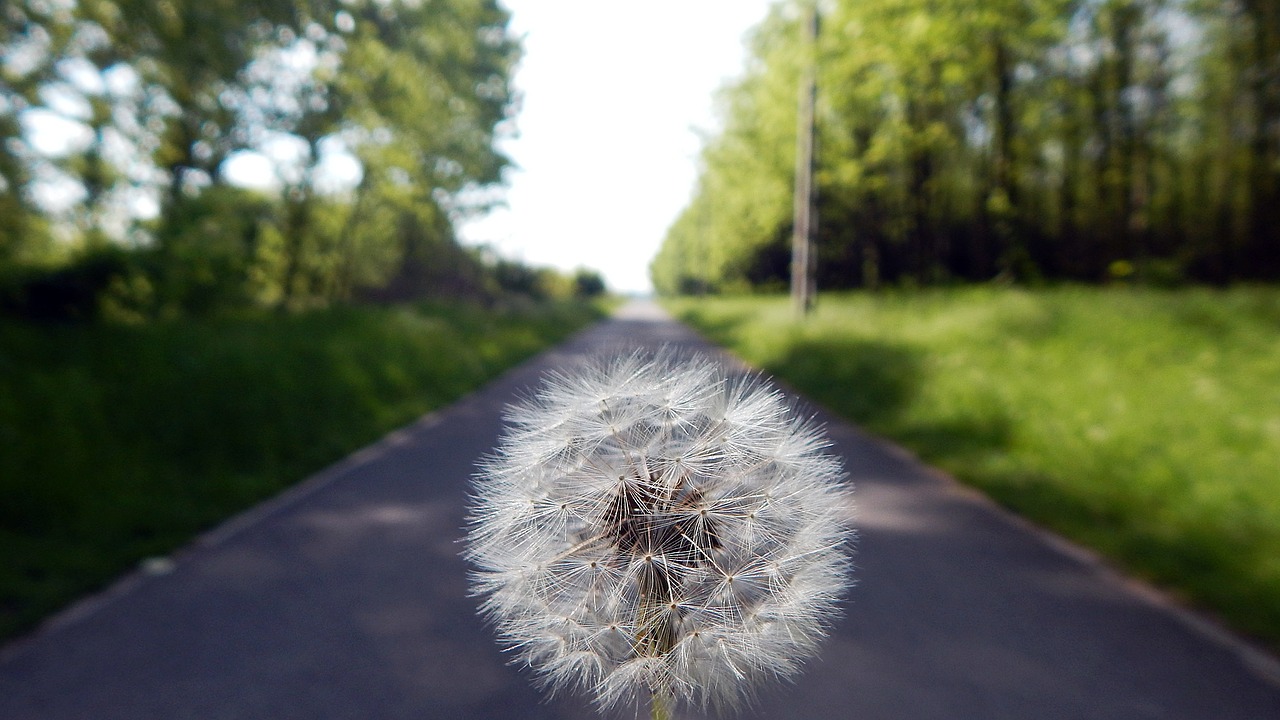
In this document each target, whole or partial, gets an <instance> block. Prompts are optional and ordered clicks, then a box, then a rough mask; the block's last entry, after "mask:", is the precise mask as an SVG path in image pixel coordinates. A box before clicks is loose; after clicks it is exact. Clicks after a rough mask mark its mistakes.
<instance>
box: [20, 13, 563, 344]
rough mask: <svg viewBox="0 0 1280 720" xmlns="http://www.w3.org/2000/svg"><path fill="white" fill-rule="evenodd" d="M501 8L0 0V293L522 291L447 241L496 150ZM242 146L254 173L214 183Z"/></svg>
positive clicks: (118, 298)
mask: <svg viewBox="0 0 1280 720" xmlns="http://www.w3.org/2000/svg"><path fill="white" fill-rule="evenodd" d="M507 23H508V13H507V11H506V10H504V9H503V8H502V7H501V5H500V4H499V3H498V2H497V0H7V1H5V2H3V3H0V308H4V309H7V310H9V311H10V312H14V313H18V314H24V315H30V316H37V317H42V316H50V317H59V316H90V315H93V316H96V315H101V314H107V315H111V316H115V317H122V318H142V319H145V318H148V317H156V316H166V315H175V314H183V313H208V312H217V311H221V310H225V309H229V308H230V309H234V308H241V307H262V306H267V307H279V308H305V307H310V306H314V305H317V304H325V303H330V302H334V301H344V300H350V299H358V298H372V299H401V298H409V297H417V296H422V295H427V294H444V293H469V294H475V295H485V294H486V293H488V294H492V293H493V292H498V291H501V290H502V289H503V287H502V286H503V284H504V283H505V282H508V281H511V282H515V284H517V285H520V284H521V283H523V285H524V286H525V287H526V289H531V288H534V287H538V286H539V285H538V282H539V281H537V279H536V278H534V279H533V280H531V279H530V277H532V276H534V275H537V274H538V273H539V272H542V271H536V270H533V269H530V268H522V270H521V271H520V272H515V271H514V270H513V269H512V267H513V266H514V265H513V264H512V263H504V262H500V261H498V260H496V259H493V258H488V259H486V256H485V254H484V253H483V252H480V251H475V250H470V249H464V248H462V247H460V246H459V245H458V243H457V242H456V237H455V225H456V223H457V222H458V220H459V219H460V218H462V217H464V216H465V215H466V214H467V213H468V212H474V211H476V210H478V209H482V208H483V207H485V204H486V202H489V201H490V200H491V198H492V197H493V192H492V190H491V188H492V187H493V186H495V184H496V183H498V182H499V181H500V179H501V174H502V171H503V168H504V167H506V166H507V165H508V164H509V161H508V159H507V158H506V157H505V156H504V155H503V154H502V153H501V152H500V151H499V150H497V149H496V141H497V140H498V139H499V138H500V137H501V136H503V135H504V134H509V133H510V132H511V123H512V116H513V113H514V111H515V105H516V97H515V95H514V92H513V89H512V87H511V83H510V80H511V74H512V71H513V67H514V64H515V63H516V61H517V60H518V59H519V55H520V45H519V42H518V40H517V39H516V38H515V37H513V36H512V35H511V33H510V32H509V31H508V28H507ZM59 138H61V140H62V142H61V144H60V145H59V143H58V141H59ZM249 152H257V153H260V154H261V155H260V156H254V157H259V158H261V157H268V158H272V159H273V160H272V161H271V162H266V163H263V162H259V166H260V167H261V170H260V172H262V173H266V174H269V175H270V176H271V180H272V185H271V188H270V189H268V190H254V189H247V188H244V187H239V186H237V185H234V184H232V183H230V182H229V181H228V178H227V169H228V167H229V166H230V164H231V163H232V162H234V161H235V160H236V159H237V158H239V159H241V160H243V159H244V158H245V157H246V153H249ZM344 163H345V165H344ZM343 167H345V168H346V170H345V174H344V172H340V170H341V169H342V168H343ZM344 177H345V182H343V181H342V180H343V178H344ZM521 272H523V273H525V275H529V276H530V277H525V276H521V277H519V278H516V279H514V280H513V275H520V274H521ZM544 275H545V273H544ZM566 283H567V284H568V285H567V286H569V287H571V286H572V283H573V279H572V278H560V279H559V280H556V281H555V282H551V281H550V280H549V279H548V278H547V277H544V278H543V279H542V281H541V284H542V285H541V286H543V289H544V290H545V289H546V287H549V286H551V285H556V286H566Z"/></svg>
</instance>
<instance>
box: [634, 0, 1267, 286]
mask: <svg viewBox="0 0 1280 720" xmlns="http://www.w3.org/2000/svg"><path fill="white" fill-rule="evenodd" d="M807 1H809V0H786V1H784V2H779V3H776V4H775V6H774V7H773V9H772V11H771V13H770V15H769V17H768V18H767V19H766V20H765V21H764V22H763V23H762V24H761V25H760V26H759V27H758V28H757V29H756V30H755V32H754V35H753V37H752V40H751V45H750V51H751V60H750V62H749V66H748V67H747V69H746V71H745V73H744V74H743V76H742V77H741V78H740V79H739V80H738V81H736V82H735V83H733V84H732V85H730V86H728V87H726V88H725V89H724V90H723V92H722V95H721V98H720V108H721V118H722V124H723V127H722V128H721V129H720V130H719V131H718V132H717V133H715V134H713V135H712V136H710V137H709V138H708V140H707V141H706V143H705V145H704V148H703V151H702V156H701V163H702V166H701V174H700V177H699V179H698V182H697V187H696V190H695V192H694V194H693V197H692V198H691V200H690V202H689V204H688V206H687V207H686V208H685V209H684V211H683V212H682V213H681V214H680V216H679V217H678V218H677V219H676V221H675V222H674V223H673V225H672V227H671V228H670V230H669V231H668V234H667V237H666V239H665V241H664V243H663V245H662V248H661V250H660V252H659V254H658V255H657V257H656V258H655V260H654V261H653V264H652V267H651V272H652V276H653V281H654V284H655V287H656V288H657V289H658V290H659V291H660V292H666V293H677V292H699V291H716V290H741V289H747V288H769V287H774V286H781V285H782V284H783V283H785V282H786V277H787V274H788V273H787V267H788V263H789V261H790V255H789V241H788V237H789V234H790V231H791V222H792V220H791V215H790V193H791V187H792V182H793V179H794V173H795V170H794V163H793V158H794V152H795V150H794V147H795V140H794V138H795V118H796V105H797V102H796V99H797V95H796V93H797V85H798V80H799V76H800V71H801V69H802V67H803V65H802V64H803V63H804V62H806V61H807V58H806V57H805V52H804V51H803V45H802V43H803V34H802V32H801V29H800V26H799V23H800V22H801V16H802V14H803V13H802V12H801V10H802V3H803V2H807ZM819 6H820V8H821V13H822V29H821V33H820V36H819V41H818V47H817V50H816V58H814V61H815V62H816V67H817V78H818V108H817V137H818V140H817V147H818V153H817V160H816V164H817V179H816V188H817V189H816V192H817V198H816V203H817V208H818V235H817V252H818V281H819V285H820V286H825V287H852V286H869V287H874V286H876V285H877V284H880V283H883V282H907V283H912V284H920V283H936V282H948V281H954V280H987V279H992V278H1003V279H1007V280H1011V281H1014V280H1022V281H1028V280H1037V279H1045V278H1048V279H1054V278H1060V279H1073V280H1083V281H1101V280H1106V279H1116V278H1128V277H1131V276H1133V277H1137V278H1139V279H1145V280H1148V281H1152V282H1179V281H1182V280H1197V281H1207V282H1217V283H1221V282H1231V281H1236V280H1250V279H1253V280H1258V279H1262V280H1275V279H1280V223H1278V222H1277V219H1280V211H1278V208H1280V14H1278V13H1280V5H1277V4H1276V3H1273V2H1270V1H1269V0H1267V1H1266V2H1263V1H1261V0H1218V1H1214V2H1210V1H1208V0H991V1H990V2H985V3H977V4H975V3H972V2H962V1H960V0H856V1H855V0H828V1H826V2H821V3H820V4H819Z"/></svg>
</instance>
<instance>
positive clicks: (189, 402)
mask: <svg viewBox="0 0 1280 720" xmlns="http://www.w3.org/2000/svg"><path fill="white" fill-rule="evenodd" d="M598 315H599V313H598V312H597V311H596V310H595V309H593V308H590V307H587V306H585V305H581V304H578V305H570V304H561V305H546V306H537V307H535V306H527V307H523V308H520V309H508V310H501V311H490V310H482V309H479V308H476V307H472V306H467V305H461V304H457V305H435V306H430V307H418V308H399V309H387V308H368V307H364V308H336V309H332V310H326V311H321V312H314V313H310V314H305V315H298V316H270V315H264V316H260V317H254V318H245V319H238V320H222V321H207V322H174V323H164V324H154V325H145V326H138V327H123V326H102V325H98V326H84V325H64V326H32V325H21V324H12V323H7V324H0V557H3V558H4V560H3V562H0V637H4V636H8V635H12V634H13V633H15V632H17V631H19V630H21V629H23V628H26V627H29V626H30V625H31V624H32V623H34V622H35V621H36V620H38V619H39V618H40V617H41V616H43V615H45V614H47V613H48V612H50V611H51V610H53V609H55V608H57V607H58V606H59V605H61V604H64V603H66V602H67V601H68V600H70V599H72V598H74V597H75V596H76V595H78V594H81V593H83V592H85V591H87V590H90V589H92V588H94V587H96V586H98V585H100V584H101V583H103V582H104V581H106V580H108V579H109V578H111V577H112V576H114V575H115V574H117V573H119V572H120V571H121V570H123V569H125V568H127V567H129V566H130V565H131V564H132V563H135V562H137V561H138V559H140V558H143V557H146V556H148V555H153V554H157V553H164V552H166V551H168V550H170V549H172V548H173V547H174V546H176V545H178V544H180V543H182V542H183V541H185V540H186V539H188V538H189V537H191V535H192V534H193V533H195V532H197V531H198V530H200V529H202V528H205V527H208V526H210V525H211V524H213V523H215V522H217V521H218V520H219V519H221V518H224V517H226V516H227V515H228V514H230V513H232V512H235V511H237V510H239V509H241V508H244V507H246V506H248V505H250V504H252V503H253V502H255V501H258V500H261V499H263V498H265V497H267V496H269V495H271V494H273V493H276V492H278V491H279V490H281V489H282V488H284V487H286V486H288V485H289V484H291V483H294V482H296V481H298V480H300V479H301V478H303V477H304V476H306V475H307V474H309V473H311V472H314V471H315V470H318V469H319V468H321V467H323V466H324V465H326V464H328V463H331V462H333V461H335V460H337V459H339V458H341V457H342V456H344V455H345V454H347V453H349V452H351V451H352V450H355V449H356V448H359V447H360V446H362V445H364V444H366V443H368V442H370V441H372V440H374V439H376V438H377V437H379V436H380V435H382V434H384V433H385V432H387V431H389V430H391V429H393V428H395V427H397V426H399V425H402V424H404V423H407V422H409V421H410V420H412V419H413V418H415V417H417V416H418V415H421V414H422V413H424V412H426V411H428V410H431V409H432V408H435V407H438V406H440V405H442V404H444V403H447V402H449V401H450V400H453V399H455V398H457V397H459V396H460V395H462V394H463V393H465V392H467V391H468V390H470V389H472V388H475V387H476V386H478V385H479V384H480V383H482V382H483V381H485V380H486V379H488V378H490V377H492V376H494V375H495V374H497V373H498V372H499V371H500V370H502V369H503V368H506V367H508V366H510V365H512V364H514V363H515V362H517V361H518V360H520V359H522V358H525V357H527V356H529V355H531V354H532V353H534V352H535V351H537V350H539V349H541V348H543V347H544V346H546V345H547V344H549V343H551V342H552V341H554V340H556V339H559V338H561V337H563V336H565V335H566V334H567V333H569V332H570V331H572V330H573V329H575V328H577V327H580V326H582V325H583V324H585V323H586V322H588V321H589V320H591V319H593V318H594V317H598Z"/></svg>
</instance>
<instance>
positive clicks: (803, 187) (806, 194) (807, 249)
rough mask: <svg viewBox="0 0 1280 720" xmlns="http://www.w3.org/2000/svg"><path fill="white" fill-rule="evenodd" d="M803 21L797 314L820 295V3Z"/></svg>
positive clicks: (794, 261) (794, 246)
mask: <svg viewBox="0 0 1280 720" xmlns="http://www.w3.org/2000/svg"><path fill="white" fill-rule="evenodd" d="M805 6H806V7H805V16H804V18H803V19H802V20H801V22H802V23H803V26H804V27H803V32H804V49H805V60H804V62H805V65H804V69H803V70H802V71H801V73H800V99H799V105H798V108H797V110H798V112H797V113H796V115H797V119H796V183H795V200H794V203H795V216H794V218H795V220H794V222H793V223H792V228H793V229H792V234H791V302H792V304H793V305H794V306H795V310H796V314H797V315H800V316H802V317H803V316H805V315H808V314H809V311H810V310H812V309H813V300H814V296H815V295H816V294H817V288H816V287H815V285H816V283H815V279H814V272H813V271H814V265H815V262H814V259H815V258H814V253H813V230H814V211H813V195H814V193H813V136H814V104H815V102H814V101H815V99H816V97H817V94H818V83H817V67H816V66H817V54H818V53H817V46H818V3H817V0H812V1H811V2H808V3H806V4H805Z"/></svg>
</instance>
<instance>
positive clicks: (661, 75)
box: [462, 0, 771, 292]
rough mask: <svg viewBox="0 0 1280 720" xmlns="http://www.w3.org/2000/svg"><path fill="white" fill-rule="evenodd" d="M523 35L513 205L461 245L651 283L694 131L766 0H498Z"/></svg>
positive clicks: (684, 190)
mask: <svg viewBox="0 0 1280 720" xmlns="http://www.w3.org/2000/svg"><path fill="white" fill-rule="evenodd" d="M503 4H504V5H505V6H506V7H507V8H508V9H509V10H511V13H512V28H513V30H514V31H515V32H516V34H517V35H522V36H523V37H524V41H525V55H524V59H523V61H522V62H521V64H520V67H519V70H518V71H517V73H516V77H515V82H516V85H517V87H518V88H519V90H520V92H521V93H522V95H523V102H522V105H521V111H520V114H519V116H518V120H517V125H518V127H519V129H520V136H519V137H518V138H517V139H515V140H513V141H510V142H509V143H507V144H506V145H505V146H504V147H505V149H506V151H507V152H508V154H509V155H510V156H511V157H512V159H513V160H514V161H515V163H516V165H517V166H518V168H517V169H513V170H511V171H509V175H508V178H509V189H508V191H507V193H506V198H507V207H506V208H503V209H498V210H496V211H494V212H493V213H491V214H490V215H488V216H486V217H483V218H479V219H477V220H474V221H471V222H469V223H467V224H466V225H465V226H464V227H463V229H462V234H463V237H464V239H465V240H466V241H467V242H469V243H486V244H488V245H491V246H492V247H494V248H495V249H496V250H498V252H500V253H502V254H503V255H506V256H508V257H512V258H515V259H518V260H522V261H524V262H527V263H531V264H534V265H550V266H553V267H557V268H561V269H565V270H572V269H574V268H576V267H583V266H585V267H589V268H593V269H596V270H598V271H600V272H601V273H602V274H603V275H604V278H605V282H607V283H608V285H609V287H610V289H611V290H615V291H622V292H647V291H649V289H650V285H649V261H650V260H652V259H653V255H654V253H656V252H657V250H658V246H659V245H660V244H661V242H662V238H663V236H664V235H665V234H666V231H667V227H668V226H670V224H671V222H672V221H673V220H675V218H676V215H677V214H678V213H679V212H680V210H681V209H683V208H684V206H685V204H686V203H687V202H688V200H689V196H690V193H691V192H692V190H693V184H694V181H695V179H696V168H697V165H696V162H697V155H698V150H699V148H700V141H699V139H698V135H697V132H696V131H697V130H704V131H705V130H711V129H714V128H715V115H714V93H715V91H716V90H717V89H718V88H719V87H720V86H721V85H723V84H724V83H725V82H726V81H728V80H731V79H733V78H735V77H737V76H738V75H740V73H741V72H742V69H743V67H744V62H745V57H746V54H745V49H744V46H743V39H744V37H745V34H746V32H747V31H748V30H749V29H750V28H751V27H752V26H754V25H756V24H757V23H759V22H760V21H761V20H763V19H764V17H765V14H766V13H767V11H768V7H769V5H770V4H771V3H770V0H649V1H648V2H644V3H634V2H632V3H621V2H614V1H613V0H503Z"/></svg>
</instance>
